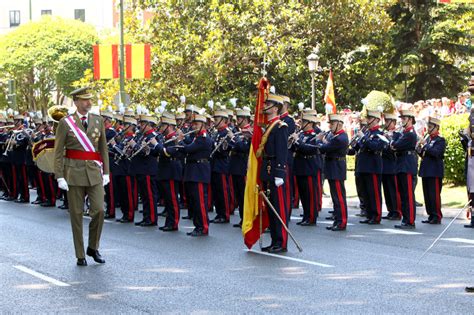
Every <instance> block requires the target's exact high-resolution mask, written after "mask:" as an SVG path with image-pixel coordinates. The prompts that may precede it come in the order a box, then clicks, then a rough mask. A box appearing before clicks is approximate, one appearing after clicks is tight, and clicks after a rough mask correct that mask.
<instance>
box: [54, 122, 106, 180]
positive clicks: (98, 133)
mask: <svg viewBox="0 0 474 315" xmlns="http://www.w3.org/2000/svg"><path fill="white" fill-rule="evenodd" d="M73 117H74V121H75V123H76V125H77V126H78V127H79V128H80V129H81V130H82V131H84V132H85V129H84V127H83V125H82V123H81V120H80V119H79V116H78V115H77V113H74V114H73ZM86 134H87V137H88V138H89V139H90V140H91V142H92V145H93V146H94V149H95V151H96V152H98V153H100V155H101V156H102V162H103V172H104V174H109V155H108V149H107V141H106V139H105V128H104V121H103V119H102V117H100V116H98V115H94V114H91V113H89V118H88V126H87V132H86ZM54 149H55V152H54V175H55V176H56V179H57V178H64V179H65V180H66V182H67V183H68V185H70V186H95V185H97V184H101V183H102V181H103V179H102V174H101V170H100V167H99V165H98V164H97V163H96V162H94V161H92V160H87V161H85V160H77V159H69V158H66V157H65V156H64V155H65V154H66V150H67V149H71V150H79V151H85V150H84V148H83V147H82V145H81V143H80V142H79V140H78V139H77V138H76V136H75V135H74V132H73V131H72V130H71V128H69V125H68V124H67V123H66V121H65V120H64V118H63V119H61V120H60V121H59V125H58V127H57V129H56V139H55V141H54Z"/></svg>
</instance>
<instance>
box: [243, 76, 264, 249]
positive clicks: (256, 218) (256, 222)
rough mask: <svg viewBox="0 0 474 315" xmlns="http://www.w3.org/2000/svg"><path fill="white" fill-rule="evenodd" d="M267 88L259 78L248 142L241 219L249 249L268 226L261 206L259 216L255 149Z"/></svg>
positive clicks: (258, 174) (259, 134) (258, 179)
mask: <svg viewBox="0 0 474 315" xmlns="http://www.w3.org/2000/svg"><path fill="white" fill-rule="evenodd" d="M269 88H270V82H269V81H268V80H267V79H266V78H262V79H260V82H259V84H258V94H257V105H256V106H255V118H254V124H253V135H252V143H251V144H250V153H249V160H248V168H247V180H246V182H245V193H244V218H243V220H242V234H243V236H244V243H245V245H246V246H247V247H248V248H249V249H250V248H252V246H253V245H254V244H255V243H256V242H257V241H258V239H259V238H260V235H261V233H262V232H263V231H265V229H266V228H267V227H268V213H267V212H266V210H265V209H264V208H263V209H262V217H261V218H260V212H259V210H260V209H261V208H262V200H261V197H260V196H259V189H258V187H261V186H262V182H261V180H260V168H261V166H262V158H261V157H257V150H258V148H259V146H260V143H261V142H262V128H261V126H262V125H263V124H264V116H263V105H264V104H265V96H266V94H268V90H269ZM257 185H258V186H257ZM260 220H261V225H260Z"/></svg>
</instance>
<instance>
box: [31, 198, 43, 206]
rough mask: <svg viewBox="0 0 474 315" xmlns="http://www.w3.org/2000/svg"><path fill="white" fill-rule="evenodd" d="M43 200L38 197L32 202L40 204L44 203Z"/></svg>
mask: <svg viewBox="0 0 474 315" xmlns="http://www.w3.org/2000/svg"><path fill="white" fill-rule="evenodd" d="M42 203H43V201H41V200H39V199H36V200H35V201H33V202H32V203H31V204H32V205H39V204H42Z"/></svg>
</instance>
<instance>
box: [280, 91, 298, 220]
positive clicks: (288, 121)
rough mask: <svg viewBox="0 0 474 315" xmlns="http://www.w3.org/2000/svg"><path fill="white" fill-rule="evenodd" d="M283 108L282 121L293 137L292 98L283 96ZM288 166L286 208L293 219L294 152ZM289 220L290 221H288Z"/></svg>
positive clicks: (289, 158)
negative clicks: (290, 111) (289, 110)
mask: <svg viewBox="0 0 474 315" xmlns="http://www.w3.org/2000/svg"><path fill="white" fill-rule="evenodd" d="M281 98H282V99H283V106H282V107H281V109H280V112H279V115H280V120H281V121H283V122H284V123H285V124H287V125H288V128H287V129H288V136H290V135H292V134H294V133H295V131H296V123H295V119H294V118H293V117H291V116H290V114H289V113H288V107H289V106H290V102H291V100H290V98H289V97H288V96H285V95H282V96H281ZM287 159H288V161H287V165H286V179H285V200H286V203H287V205H286V208H287V209H288V212H289V216H290V217H291V209H292V208H293V200H294V192H295V187H294V183H293V152H290V151H289V152H288V155H287ZM288 220H289V219H288Z"/></svg>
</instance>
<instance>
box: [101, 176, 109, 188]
mask: <svg viewBox="0 0 474 315" xmlns="http://www.w3.org/2000/svg"><path fill="white" fill-rule="evenodd" d="M102 180H103V181H104V182H103V183H102V185H103V186H106V185H107V184H108V183H110V175H109V174H104V175H103V176H102Z"/></svg>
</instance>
